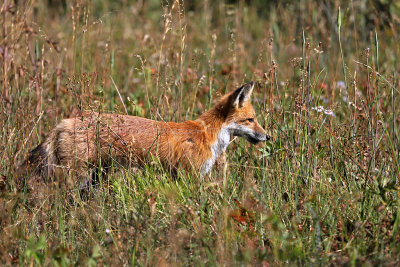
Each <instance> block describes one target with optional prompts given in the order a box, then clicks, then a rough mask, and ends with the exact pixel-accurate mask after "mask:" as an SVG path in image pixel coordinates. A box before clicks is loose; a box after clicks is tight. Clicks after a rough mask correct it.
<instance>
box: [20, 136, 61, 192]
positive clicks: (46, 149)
mask: <svg viewBox="0 0 400 267" xmlns="http://www.w3.org/2000/svg"><path fill="white" fill-rule="evenodd" d="M54 137H55V136H54V134H53V133H52V134H50V136H49V137H48V138H47V139H46V141H44V142H43V143H41V144H40V145H38V146H37V147H35V148H34V149H32V150H31V151H30V152H29V154H28V157H27V159H26V160H25V161H24V162H23V163H22V164H21V166H20V167H19V172H18V173H19V174H18V176H19V177H18V183H19V184H20V185H23V184H25V183H26V181H27V179H28V178H30V176H31V175H36V176H41V177H42V178H43V179H45V180H46V179H47V178H48V177H49V175H50V173H51V171H52V169H53V168H54V166H55V165H56V164H57V162H56V156H55V147H54V143H55V140H54Z"/></svg>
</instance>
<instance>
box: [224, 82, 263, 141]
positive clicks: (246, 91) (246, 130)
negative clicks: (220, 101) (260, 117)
mask: <svg viewBox="0 0 400 267" xmlns="http://www.w3.org/2000/svg"><path fill="white" fill-rule="evenodd" d="M253 89H254V82H250V83H247V84H244V85H242V86H241V87H239V88H237V89H236V90H235V91H233V92H232V93H231V94H229V95H228V99H227V103H226V104H227V105H228V107H229V111H228V114H227V117H226V120H225V125H228V127H229V129H230V130H231V132H232V134H233V135H234V136H239V137H244V138H245V139H246V140H248V141H249V142H250V143H252V144H257V143H259V142H262V141H268V140H269V139H270V137H269V136H268V135H267V133H266V132H265V130H264V129H263V128H262V127H261V126H260V124H259V123H258V121H257V117H256V113H255V111H254V108H253V105H252V104H251V94H252V93H253Z"/></svg>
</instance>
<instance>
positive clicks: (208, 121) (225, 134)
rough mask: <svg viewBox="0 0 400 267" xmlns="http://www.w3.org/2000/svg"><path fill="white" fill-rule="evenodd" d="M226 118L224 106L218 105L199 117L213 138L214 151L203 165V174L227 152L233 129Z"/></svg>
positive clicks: (212, 147)
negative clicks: (226, 121)
mask: <svg viewBox="0 0 400 267" xmlns="http://www.w3.org/2000/svg"><path fill="white" fill-rule="evenodd" d="M225 119H226V113H225V112H224V110H223V106H218V105H217V106H215V107H214V108H212V109H211V110H209V111H207V112H206V113H204V114H203V115H202V116H201V117H200V118H199V121H201V122H202V123H203V125H204V127H205V129H206V132H207V135H208V136H209V138H210V140H211V153H212V156H211V158H209V159H207V160H206V161H205V162H204V163H203V165H202V166H201V169H200V173H201V175H202V176H204V175H205V174H207V173H209V172H210V171H211V169H212V167H213V165H214V164H215V161H216V159H217V158H218V157H219V156H221V154H222V153H224V152H225V150H226V148H227V147H228V145H229V143H230V140H231V134H232V133H233V129H232V127H231V125H227V124H226V123H225Z"/></svg>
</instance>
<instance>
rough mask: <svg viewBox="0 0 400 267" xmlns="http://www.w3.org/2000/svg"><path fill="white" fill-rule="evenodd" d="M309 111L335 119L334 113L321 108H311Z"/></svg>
mask: <svg viewBox="0 0 400 267" xmlns="http://www.w3.org/2000/svg"><path fill="white" fill-rule="evenodd" d="M311 110H315V111H317V112H318V113H322V112H323V113H324V114H325V115H328V116H331V117H335V113H333V111H332V110H330V109H325V108H324V107H323V106H318V107H312V108H311Z"/></svg>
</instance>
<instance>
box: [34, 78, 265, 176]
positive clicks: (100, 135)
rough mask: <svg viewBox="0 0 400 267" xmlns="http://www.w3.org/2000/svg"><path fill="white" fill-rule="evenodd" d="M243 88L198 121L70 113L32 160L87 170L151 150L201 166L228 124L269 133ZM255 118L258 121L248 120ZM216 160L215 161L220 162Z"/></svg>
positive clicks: (47, 170) (167, 160) (46, 168)
mask: <svg viewBox="0 0 400 267" xmlns="http://www.w3.org/2000/svg"><path fill="white" fill-rule="evenodd" d="M251 86H253V84H251ZM239 89H240V88H239ZM239 89H238V90H236V91H234V92H232V93H229V94H227V95H225V96H223V97H222V98H221V100H220V101H219V102H218V103H217V104H216V105H215V106H214V107H213V108H211V109H210V110H209V111H207V112H205V113H204V114H202V115H201V116H200V117H199V118H198V119H197V120H193V121H192V120H190V121H184V122H180V123H175V122H162V121H154V120H149V119H146V118H141V117H135V116H127V115H117V114H98V113H89V114H86V115H84V116H83V117H82V118H71V119H65V120H63V121H61V123H60V124H58V125H57V126H56V127H55V129H54V130H53V131H52V132H51V133H50V135H49V137H48V138H47V139H46V140H45V142H44V143H43V144H41V145H40V146H38V147H37V148H36V149H35V150H33V151H32V152H31V155H30V157H29V158H28V161H29V162H31V163H33V162H38V165H39V168H40V169H41V170H42V172H44V174H45V175H51V174H52V173H53V171H54V169H55V168H56V167H62V168H66V169H68V170H70V169H72V170H74V171H77V172H78V173H79V174H80V175H85V172H86V170H87V167H89V168H92V167H95V166H99V165H110V164H111V162H112V161H113V160H115V161H116V162H118V163H120V164H124V165H130V164H141V163H144V162H145V161H146V160H147V159H148V156H150V155H154V156H157V157H158V158H159V159H160V161H161V162H162V163H163V164H165V165H166V166H168V167H171V168H177V167H183V168H184V169H186V170H190V169H192V168H194V169H195V170H201V168H202V166H203V165H204V164H205V162H207V160H210V159H211V158H213V157H215V155H214V154H215V152H213V148H212V146H213V145H214V144H215V143H216V142H217V138H218V135H219V133H220V132H221V129H222V128H223V127H224V126H226V125H244V126H246V127H247V128H248V129H251V130H252V131H254V132H257V133H258V134H261V135H265V136H266V134H265V131H264V129H262V128H261V127H260V125H259V124H258V123H257V121H256V119H255V112H254V109H253V107H252V105H251V101H250V100H249V99H248V96H249V95H250V94H251V90H252V87H251V90H250V91H249V89H248V88H247V91H246V92H245V91H244V90H243V89H242V91H239ZM245 89H246V88H245ZM240 93H241V94H242V95H240ZM244 93H247V94H248V95H244ZM239 97H242V98H240V99H239ZM245 97H247V99H246V98H245ZM240 100H241V101H242V102H240ZM249 118H254V121H253V122H250V121H248V119H249ZM247 128H246V129H247ZM214 148H215V145H214ZM225 148H226V146H225ZM214 150H215V149H214ZM213 153H214V154H213ZM217 156H219V155H217ZM99 161H101V162H99ZM210 164H211V167H212V165H213V164H214V162H213V161H211V162H210Z"/></svg>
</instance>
